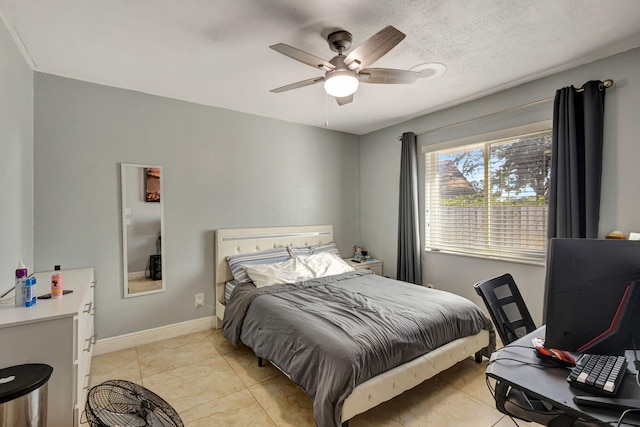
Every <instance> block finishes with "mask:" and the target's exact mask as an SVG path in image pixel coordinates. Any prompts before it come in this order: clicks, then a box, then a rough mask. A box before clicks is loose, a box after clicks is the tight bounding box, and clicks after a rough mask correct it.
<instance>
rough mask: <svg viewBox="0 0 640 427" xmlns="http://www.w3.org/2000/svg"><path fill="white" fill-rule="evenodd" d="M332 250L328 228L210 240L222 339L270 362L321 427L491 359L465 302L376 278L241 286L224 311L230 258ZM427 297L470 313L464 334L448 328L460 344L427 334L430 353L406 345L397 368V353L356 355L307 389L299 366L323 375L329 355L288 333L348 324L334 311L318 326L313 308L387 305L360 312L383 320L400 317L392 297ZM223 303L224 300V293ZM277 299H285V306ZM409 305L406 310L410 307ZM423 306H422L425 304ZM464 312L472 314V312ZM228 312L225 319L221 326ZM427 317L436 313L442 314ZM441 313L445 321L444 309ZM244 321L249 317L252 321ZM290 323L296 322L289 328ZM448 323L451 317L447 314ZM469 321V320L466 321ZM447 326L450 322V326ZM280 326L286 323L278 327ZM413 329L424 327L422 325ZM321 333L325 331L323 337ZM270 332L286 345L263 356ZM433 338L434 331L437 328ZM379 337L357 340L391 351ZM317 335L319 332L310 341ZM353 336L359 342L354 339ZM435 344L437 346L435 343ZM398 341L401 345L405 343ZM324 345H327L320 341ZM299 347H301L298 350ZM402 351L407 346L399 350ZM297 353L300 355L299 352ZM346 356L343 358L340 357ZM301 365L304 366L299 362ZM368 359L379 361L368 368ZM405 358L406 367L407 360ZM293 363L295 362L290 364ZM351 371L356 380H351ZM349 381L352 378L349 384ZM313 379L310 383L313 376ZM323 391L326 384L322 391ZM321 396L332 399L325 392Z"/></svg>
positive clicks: (362, 275) (488, 343) (485, 326)
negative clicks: (306, 400)
mask: <svg viewBox="0 0 640 427" xmlns="http://www.w3.org/2000/svg"><path fill="white" fill-rule="evenodd" d="M332 242H333V227H332V226H331V225H320V226H293V227H268V228H240V229H221V230H217V231H216V233H215V275H216V300H217V302H216V317H217V323H218V326H219V327H221V326H222V325H223V323H224V329H223V330H224V333H225V336H227V339H229V340H230V341H231V342H232V343H237V342H238V341H239V340H242V342H243V343H244V344H245V345H247V346H249V347H250V348H251V349H252V350H253V351H254V353H255V354H256V356H258V357H259V358H265V359H267V360H269V361H270V362H271V363H272V364H273V365H274V366H276V367H277V368H278V369H280V370H281V371H283V372H284V373H285V375H287V376H288V377H289V378H291V379H292V380H293V381H294V382H295V383H296V384H298V385H299V386H301V387H302V388H303V390H304V391H305V392H306V393H307V395H309V396H310V397H311V398H312V399H313V400H314V414H315V418H316V423H317V425H318V426H320V427H325V426H336V425H340V424H341V423H342V425H343V426H344V425H347V424H348V420H349V419H351V418H353V417H354V416H356V415H358V414H360V413H363V412H365V411H367V410H369V409H371V408H373V407H375V406H377V405H379V404H380V403H382V402H385V401H387V400H389V399H391V398H393V397H395V396H397V395H399V394H401V393H403V392H404V391H406V390H408V389H411V388H413V387H415V386H417V385H418V384H420V383H422V382H423V381H425V380H427V379H429V378H431V377H433V376H434V375H436V374H438V373H439V372H442V371H444V370H446V369H448V368H450V367H451V366H453V365H455V364H456V363H458V362H460V361H462V360H464V359H466V358H467V357H469V356H470V355H475V356H476V360H477V361H480V360H481V358H482V355H484V356H488V355H489V354H490V353H491V351H492V350H493V349H494V348H495V334H494V332H493V327H492V325H491V322H490V320H489V319H487V317H486V316H485V315H484V314H482V312H481V311H480V309H479V308H477V307H475V305H474V304H473V303H471V302H470V301H468V300H465V299H464V298H461V297H458V296H455V295H453V294H448V293H446V292H442V291H434V290H427V289H426V288H422V287H417V286H415V285H409V284H405V283H402V282H398V281H396V280H392V279H388V278H383V277H380V276H375V275H373V274H371V272H368V271H361V270H358V271H353V272H343V273H340V274H338V275H335V276H328V277H323V278H319V279H313V280H308V281H302V282H298V283H296V284H295V285H275V286H268V287H261V288H258V289H256V288H255V287H253V286H250V285H249V286H247V285H246V284H241V285H238V286H237V287H236V288H235V290H234V293H233V294H232V297H231V300H229V301H228V304H225V303H224V302H225V284H226V283H228V282H229V281H231V280H233V279H234V275H233V274H232V272H231V269H230V268H229V264H228V262H227V257H233V256H238V255H240V254H252V253H256V254H262V253H266V252H269V251H270V250H274V253H275V252H278V253H281V249H278V248H289V249H288V253H289V254H290V255H291V254H292V250H291V248H309V247H311V248H319V247H322V248H324V247H328V246H329V244H330V243H332ZM232 268H235V267H232ZM234 272H235V270H234ZM250 288H252V289H250ZM285 288H288V289H285ZM382 288H384V289H382ZM387 289H388V290H387ZM400 291H401V292H400ZM303 292H313V293H314V294H313V295H311V294H309V295H307V294H305V295H304V297H303V299H302V300H291V298H294V295H296V294H300V293H303ZM316 292H317V293H318V294H317V295H316V294H315V293H316ZM323 292H324V293H323ZM424 292H431V293H430V294H429V295H430V296H429V301H430V302H429V304H436V302H437V301H438V300H439V298H441V299H443V300H447V301H449V300H451V301H452V302H453V304H451V305H454V306H455V307H456V308H455V310H458V307H465V308H464V309H465V310H466V309H469V311H470V313H471V314H468V313H467V314H463V315H461V316H460V317H461V318H463V319H462V320H461V323H463V321H464V322H467V323H465V325H466V326H456V327H454V328H451V329H459V331H457V333H458V335H460V336H458V337H456V338H453V339H452V338H450V337H448V336H447V337H443V336H442V335H443V332H442V331H440V330H437V332H433V333H432V332H425V333H427V334H428V337H429V339H427V340H424V341H429V342H430V344H429V345H430V346H432V347H433V348H426V347H429V345H426V344H425V345H424V346H423V347H425V348H422V347H421V348H417V346H416V344H415V343H411V344H410V345H406V348H405V347H403V350H402V351H401V353H403V355H402V357H403V359H402V360H399V359H398V357H396V354H395V353H393V355H392V356H386V355H385V354H386V353H384V352H385V351H386V350H384V349H377V350H375V353H373V354H375V355H378V354H380V356H371V355H367V356H361V355H356V356H354V359H357V361H356V360H349V361H347V363H351V365H352V366H348V367H346V368H345V369H344V372H343V371H342V370H341V369H342V367H340V368H336V365H335V364H334V365H331V368H330V369H329V370H330V371H331V372H332V374H331V375H319V374H316V376H315V377H314V378H321V379H320V380H317V379H316V380H315V381H316V384H312V383H311V382H310V380H309V377H310V375H309V373H307V374H301V373H300V372H301V365H302V366H303V367H304V370H308V369H318V371H313V372H320V371H319V369H321V368H322V367H321V366H320V365H324V364H326V361H325V359H328V358H329V356H328V355H327V354H326V353H329V351H328V350H326V349H322V348H321V347H320V345H321V343H318V342H313V341H312V342H309V343H307V342H305V341H302V340H303V338H302V337H298V336H296V335H294V334H292V333H290V332H291V331H292V330H296V331H299V330H300V329H301V326H304V328H307V327H308V328H312V329H314V328H317V327H318V326H317V325H319V324H323V322H324V323H329V324H330V323H335V322H338V323H344V321H345V320H344V319H342V320H336V321H333V319H334V318H333V317H331V316H334V315H335V314H336V312H337V311H336V310H338V309H336V308H335V307H334V308H332V309H331V310H333V314H332V315H331V316H330V317H328V319H324V320H317V321H316V320H315V319H319V317H313V316H320V315H322V313H316V311H318V310H316V308H318V307H319V306H320V305H321V304H320V303H319V301H326V302H327V306H328V305H329V304H330V303H329V301H328V300H329V299H331V298H333V295H341V296H340V298H342V294H344V295H346V298H364V300H363V301H365V302H364V303H363V304H365V305H366V304H368V301H384V303H383V304H378V305H377V306H376V307H378V308H376V309H373V310H364V311H366V312H367V313H366V316H364V317H368V316H369V312H375V311H380V312H384V314H383V315H384V316H394V315H395V314H394V313H399V312H400V311H401V310H398V309H397V307H395V306H394V302H393V300H391V299H389V298H390V296H389V295H393V297H394V298H395V297H396V296H397V294H400V293H402V294H407V296H408V299H409V300H411V299H413V300H415V299H416V296H415V295H414V294H413V293H424ZM289 293H290V294H289ZM416 295H417V294H416ZM228 296H229V293H228V292H227V297H228ZM281 298H284V300H282V299H281ZM296 298H297V297H296ZM336 298H338V297H336ZM272 300H273V301H275V300H278V301H279V302H277V303H276V304H279V305H278V306H277V307H276V308H274V306H266V305H265V304H267V305H269V304H272V302H269V301H272ZM311 300H314V301H315V302H313V303H310V302H309V301H311ZM283 301H284V302H283ZM431 301H433V302H431ZM352 303H353V302H352V301H349V302H348V303H347V304H352ZM406 303H407V304H409V305H411V301H407V302H406ZM331 304H333V303H331ZM354 304H356V305H359V304H360V302H355V303H354ZM422 304H426V303H425V302H422ZM427 305H428V304H427ZM295 306H305V308H304V309H303V310H298V311H299V313H298V312H290V311H289V310H294V308H292V307H295ZM468 306H473V307H472V308H470V307H468ZM394 307H395V308H394ZM328 310H329V309H328ZM394 310H395V311H394ZM225 311H227V313H226V315H227V317H226V318H225ZM338 311H340V310H338ZM342 311H348V310H342ZM402 311H406V310H402ZM431 311H432V312H439V311H440V308H436V309H433V310H431ZM362 312H363V310H359V313H360V314H361V313H362ZM442 312H443V313H444V308H443V309H442ZM478 313H480V314H478ZM303 315H304V316H309V315H311V316H312V317H311V319H314V320H309V319H306V320H300V319H301V318H300V317H298V316H303ZM239 316H241V317H242V319H240V318H239ZM244 316H247V318H246V319H245V317H244ZM249 316H251V317H250V318H249ZM292 316H293V318H295V321H293V320H291V317H292ZM349 316H350V315H349ZM443 316H444V315H443ZM446 316H449V315H448V314H447V315H446ZM356 317H357V316H356ZM361 317H362V316H361ZM432 317H433V316H432ZM469 317H472V318H473V319H472V320H469V319H468V318H469ZM480 317H481V318H480ZM385 318H386V317H385ZM336 319H338V317H336ZM361 320H362V319H361V318H357V319H356V318H354V320H353V322H360V321H361ZM447 321H448V322H450V320H447ZM278 322H290V323H289V324H287V323H283V324H280V323H278ZM348 322H351V320H349V319H348ZM378 323H379V324H382V323H384V324H387V323H389V324H392V323H393V324H395V320H394V321H393V322H378ZM405 323H406V319H405ZM410 323H411V322H410ZM415 323H420V324H421V323H424V322H423V321H422V320H420V321H416V322H415ZM264 325H271V326H272V325H278V326H277V327H276V326H272V327H269V328H267V327H263V326H264ZM342 326H344V325H342ZM352 326H353V325H350V326H347V329H349V328H352ZM358 326H359V323H358ZM367 327H368V326H367ZM324 328H325V327H324V326H323V331H324ZM340 328H341V325H340V324H339V325H338V329H340ZM342 329H344V328H342ZM383 329H384V328H383ZM268 330H272V331H271V332H268ZM273 330H275V331H277V330H281V331H282V330H286V331H287V333H281V334H280V335H282V336H287V337H289V339H290V340H291V341H289V342H288V343H282V344H278V345H277V349H275V350H274V349H273V348H271V349H269V348H266V347H268V346H266V345H265V343H267V342H270V341H272V340H273V339H275V337H267V338H265V334H267V333H273ZM349 330H351V329H349ZM434 331H436V329H435V328H434ZM338 332H340V331H338ZM296 333H298V332H296ZM342 333H344V331H342ZM379 333H382V332H378V331H373V330H372V332H371V334H373V335H370V334H369V332H367V331H365V334H364V338H363V337H360V340H361V341H366V342H374V343H377V344H376V345H383V346H384V345H389V344H379V343H378V341H380V342H386V341H387V338H382V339H378V335H377V334H379ZM451 333H453V332H451ZM300 334H301V336H302V335H305V333H304V332H301V333H300ZM314 334H316V332H313V333H312V334H311V335H314ZM447 334H449V332H447ZM276 335H277V333H276ZM392 335H394V336H395V335H398V336H400V335H402V334H399V333H398V332H397V331H396V332H392ZM354 336H356V337H357V336H358V334H355V335H354ZM432 336H436V337H438V338H437V339H432V338H431V337H432ZM342 338H344V337H342ZM304 339H309V338H304ZM311 339H313V338H311ZM399 339H400V338H399ZM402 339H404V340H405V341H406V337H405V338H402ZM316 340H317V338H316ZM322 340H324V336H323V338H322ZM356 341H357V339H356ZM441 341H442V342H441ZM301 342H303V343H304V344H300V343H301ZM345 345H346V346H347V347H348V349H349V350H342V349H340V350H336V352H338V353H339V354H341V355H342V354H350V353H349V351H350V348H351V344H345ZM402 345H403V346H404V345H405V344H404V342H403V343H402ZM420 345H422V344H420ZM287 346H290V347H291V348H289V347H287ZM393 346H394V351H395V350H396V349H397V343H396V344H393ZM294 347H295V348H294ZM355 347H357V346H355ZM282 348H287V351H289V352H290V353H291V354H293V356H291V357H289V356H287V357H286V358H283V356H282V354H280V353H282V351H281V349H282ZM332 348H333V347H332ZM345 348H346V347H345ZM300 349H304V351H303V350H300ZM343 351H344V353H342V352H343ZM397 352H398V351H396V353H397ZM390 354H391V353H390ZM302 357H304V359H301V358H302ZM372 358H373V359H376V360H373V361H372ZM404 358H406V359H407V360H404ZM294 359H295V360H296V361H295V362H294ZM378 359H381V360H382V359H384V363H389V366H385V367H381V366H380V363H381V362H380V360H378ZM301 360H303V361H304V362H303V363H302V364H301V363H300V361H301ZM354 369H355V370H356V371H357V372H355V373H353V374H352V371H354ZM334 372H335V373H334ZM345 372H346V373H345ZM305 375H306V376H305ZM349 375H352V376H351V377H349ZM311 376H312V377H313V375H311ZM334 376H335V377H336V379H335V381H334V379H333V377H334ZM345 378H346V379H345ZM339 381H345V384H344V385H342V386H339V385H337V386H336V385H335V384H333V383H334V382H339ZM327 383H330V384H329V385H327ZM326 390H329V391H328V392H325V391H326ZM331 393H333V394H331Z"/></svg>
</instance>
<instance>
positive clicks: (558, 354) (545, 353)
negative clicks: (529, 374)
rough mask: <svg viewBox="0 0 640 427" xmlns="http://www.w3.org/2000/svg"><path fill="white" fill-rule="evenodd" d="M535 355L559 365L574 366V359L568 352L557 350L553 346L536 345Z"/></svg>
mask: <svg viewBox="0 0 640 427" xmlns="http://www.w3.org/2000/svg"><path fill="white" fill-rule="evenodd" d="M536 355H537V356H538V357H539V358H540V359H542V360H546V361H549V362H553V363H555V364H557V365H559V366H568V367H573V366H576V361H575V359H574V358H573V356H571V355H570V354H569V353H568V352H566V351H564V350H557V349H555V348H547V347H536Z"/></svg>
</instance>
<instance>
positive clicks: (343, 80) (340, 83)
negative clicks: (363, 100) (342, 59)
mask: <svg viewBox="0 0 640 427" xmlns="http://www.w3.org/2000/svg"><path fill="white" fill-rule="evenodd" d="M358 84H359V82H358V79H357V78H356V76H355V74H354V73H353V72H351V71H347V70H336V71H333V72H332V73H329V75H328V76H327V77H326V79H325V81H324V90H325V91H326V92H327V93H328V94H329V95H331V96H335V97H336V98H342V97H344V96H349V95H351V94H353V93H355V91H356V90H358Z"/></svg>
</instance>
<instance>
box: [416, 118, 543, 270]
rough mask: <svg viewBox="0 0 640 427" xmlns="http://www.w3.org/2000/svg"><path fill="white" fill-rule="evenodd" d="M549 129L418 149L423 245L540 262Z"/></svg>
mask: <svg viewBox="0 0 640 427" xmlns="http://www.w3.org/2000/svg"><path fill="white" fill-rule="evenodd" d="M550 127H551V126H550V123H549V122H548V121H547V122H541V123H537V124H534V125H530V126H526V127H520V128H516V129H510V130H505V131H501V132H498V133H494V134H491V135H485V136H482V137H475V138H473V139H472V140H475V141H473V142H470V141H469V139H467V140H465V141H458V142H453V143H448V144H439V145H438V146H435V147H428V146H427V147H425V148H424V149H423V151H425V233H426V235H425V246H426V249H429V250H439V251H446V252H450V253H459V254H464V255H471V256H480V257H485V258H495V259H502V260H511V261H521V262H530V263H536V264H538V263H544V259H545V255H546V243H547V210H548V191H549V176H550V173H549V170H550V164H551V129H550ZM532 129H534V130H532ZM505 135H508V136H505ZM478 139H480V141H478Z"/></svg>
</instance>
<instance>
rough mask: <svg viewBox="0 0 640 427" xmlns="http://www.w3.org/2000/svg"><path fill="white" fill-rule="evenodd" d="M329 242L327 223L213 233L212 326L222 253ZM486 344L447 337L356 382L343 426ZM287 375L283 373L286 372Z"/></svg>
mask: <svg viewBox="0 0 640 427" xmlns="http://www.w3.org/2000/svg"><path fill="white" fill-rule="evenodd" d="M332 241H333V226H332V225H317V226H292V227H266V228H234V229H220V230H216V232H215V248H214V250H215V252H214V257H215V277H216V317H217V327H218V328H219V327H221V325H222V319H223V318H224V305H223V304H222V301H223V300H224V284H225V282H227V281H229V280H231V279H233V276H232V275H231V271H230V270H229V266H228V265H227V261H226V257H227V256H230V255H235V254H240V253H251V252H258V251H263V250H266V249H271V248H277V247H286V246H311V245H318V244H323V243H329V242H332ZM488 345H489V332H488V331H484V330H483V331H481V332H480V333H478V334H476V335H472V336H468V337H465V338H461V339H458V340H456V341H453V342H450V343H448V344H446V345H444V346H442V347H439V348H437V349H436V350H433V351H431V352H430V353H427V354H425V355H423V356H420V357H418V358H417V359H414V360H412V361H410V362H407V363H405V364H403V365H400V366H398V367H396V368H393V369H391V370H389V371H387V372H384V373H382V374H380V375H378V376H376V377H373V378H371V379H370V380H368V381H366V382H364V383H362V384H360V385H358V386H357V387H356V388H355V389H354V390H353V392H352V393H351V395H350V396H349V397H348V398H347V400H345V402H344V406H343V408H342V421H343V423H344V424H343V425H347V424H348V420H350V419H351V418H353V417H354V416H356V415H358V414H361V413H363V412H366V411H368V410H369V409H371V408H374V407H376V406H378V405H379V404H381V403H383V402H386V401H387V400H390V399H392V398H393V397H395V396H398V395H400V394H402V393H403V392H405V391H406V390H409V389H411V388H413V387H415V386H417V385H419V384H420V383H422V382H423V381H425V380H428V379H429V378H431V377H433V376H435V375H436V374H438V373H440V372H442V371H445V370H447V369H449V368H450V367H452V366H453V365H455V364H456V363H458V362H461V361H462V360H464V359H466V358H467V357H469V356H470V355H474V354H475V356H476V361H481V360H482V356H480V351H481V350H482V349H484V348H485V347H487V346H488ZM285 375H286V372H285Z"/></svg>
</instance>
